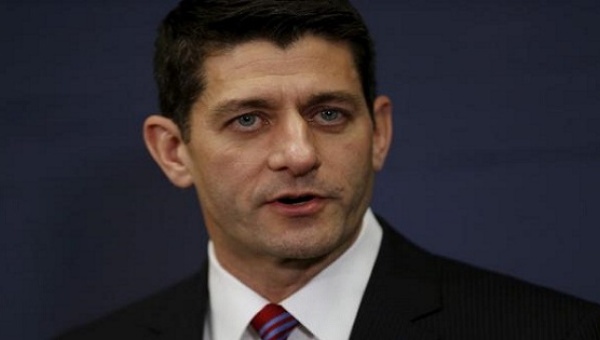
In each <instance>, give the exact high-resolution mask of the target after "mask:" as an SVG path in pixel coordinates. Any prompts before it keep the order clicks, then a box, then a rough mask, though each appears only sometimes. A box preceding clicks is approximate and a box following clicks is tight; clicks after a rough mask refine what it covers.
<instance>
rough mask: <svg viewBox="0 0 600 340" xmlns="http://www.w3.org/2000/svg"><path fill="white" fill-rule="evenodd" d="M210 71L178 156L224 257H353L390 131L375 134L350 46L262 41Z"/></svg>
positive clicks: (217, 57)
mask: <svg viewBox="0 0 600 340" xmlns="http://www.w3.org/2000/svg"><path fill="white" fill-rule="evenodd" d="M204 70H205V82H206V88H205V90H204V91H203V93H202V95H201V96H200V97H199V99H198V100H197V102H196V103H195V104H194V106H193V108H192V112H191V119H190V132H191V139H190V141H189V143H187V144H183V145H182V147H181V149H179V151H181V152H182V155H183V156H182V159H183V160H184V162H183V163H184V164H185V167H186V168H187V169H188V171H189V176H190V179H191V180H192V182H193V184H194V185H195V187H196V189H197V192H198V197H199V200H200V203H201V207H202V211H203V215H204V218H205V224H206V227H207V230H208V233H209V235H210V237H211V239H212V241H213V243H214V246H215V251H216V253H217V256H218V257H219V258H220V259H221V260H223V259H225V258H227V259H230V260H236V261H239V260H251V259H259V258H271V259H272V258H275V259H282V260H284V259H312V258H321V257H325V256H331V255H332V254H339V253H341V252H343V251H344V250H345V249H346V248H347V247H349V246H350V245H351V244H352V242H353V240H354V239H355V237H356V235H357V232H358V231H359V229H360V225H361V221H362V216H363V214H364V212H365V210H366V209H367V207H368V205H369V202H370V199H371V190H372V186H373V176H374V172H375V171H376V170H378V169H379V168H380V167H381V166H382V164H383V160H384V158H385V154H386V152H387V146H388V144H389V133H387V135H386V133H380V132H379V131H380V130H381V129H382V128H385V129H387V131H388V132H389V124H390V123H389V117H387V118H381V117H382V116H384V115H385V114H380V113H375V119H376V121H377V125H376V126H377V128H374V125H373V121H372V119H371V117H370V115H369V110H368V108H367V106H366V103H365V100H364V96H363V94H362V88H361V83H360V78H359V74H358V72H357V70H356V68H355V64H354V63H353V59H352V55H351V53H350V50H349V48H348V47H347V45H346V44H342V43H332V42H330V41H327V40H324V39H321V38H317V37H314V36H306V37H303V38H301V39H300V40H299V41H297V42H295V43H294V44H292V45H291V46H288V47H287V48H285V49H282V48H280V47H277V46H276V45H274V44H272V43H270V42H267V41H262V40H260V41H251V42H248V43H243V44H240V45H236V46H235V47H233V48H231V49H228V50H226V51H221V52H220V53H217V54H214V55H212V56H210V57H208V58H207V59H206V61H205V63H204ZM376 106H377V104H376ZM388 116H389V114H388ZM380 125H381V126H380Z"/></svg>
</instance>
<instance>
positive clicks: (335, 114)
mask: <svg viewBox="0 0 600 340" xmlns="http://www.w3.org/2000/svg"><path fill="white" fill-rule="evenodd" d="M319 116H321V118H322V119H323V120H324V121H327V122H331V121H334V120H336V119H338V118H339V116H340V112H339V111H337V110H324V111H321V112H320V113H319Z"/></svg>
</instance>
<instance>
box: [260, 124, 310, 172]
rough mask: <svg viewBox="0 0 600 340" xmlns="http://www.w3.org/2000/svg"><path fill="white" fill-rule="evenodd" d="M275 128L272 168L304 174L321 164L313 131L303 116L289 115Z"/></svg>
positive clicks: (270, 161)
mask: <svg viewBox="0 0 600 340" xmlns="http://www.w3.org/2000/svg"><path fill="white" fill-rule="evenodd" d="M275 130H276V131H275V138H274V140H273V141H272V143H273V144H272V152H271V154H270V155H269V159H268V166H269V168H270V169H271V170H273V171H288V172H290V173H291V174H292V175H293V176H303V175H306V174H308V173H310V172H311V171H313V170H315V169H317V168H318V167H319V166H320V164H321V162H320V160H319V157H318V154H317V150H316V147H315V140H314V135H313V131H311V127H310V126H309V124H308V122H307V121H306V120H305V119H304V118H303V117H301V116H300V115H298V114H295V115H289V116H288V117H287V118H285V119H282V120H281V121H280V122H279V124H278V126H277V127H276V129H275Z"/></svg>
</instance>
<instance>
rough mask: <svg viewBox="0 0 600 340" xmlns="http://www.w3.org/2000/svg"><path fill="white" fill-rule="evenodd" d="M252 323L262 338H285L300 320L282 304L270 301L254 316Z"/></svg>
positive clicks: (273, 339) (269, 339) (281, 339)
mask: <svg viewBox="0 0 600 340" xmlns="http://www.w3.org/2000/svg"><path fill="white" fill-rule="evenodd" d="M250 324H251V325H252V327H253V328H254V329H255V330H256V332H258V335H259V336H260V338H261V339H262V340H285V339H287V337H288V336H289V335H290V333H291V332H292V331H293V330H294V327H296V326H297V325H298V321H297V320H296V319H294V317H293V316H291V315H290V313H288V312H287V311H286V310H285V309H283V307H281V306H280V305H276V304H274V303H270V304H268V305H266V306H265V307H263V309H261V310H260V312H258V313H257V314H256V316H254V318H253V319H252V321H250Z"/></svg>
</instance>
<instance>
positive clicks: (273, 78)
mask: <svg viewBox="0 0 600 340" xmlns="http://www.w3.org/2000/svg"><path fill="white" fill-rule="evenodd" d="M204 82H205V90H204V93H203V95H201V99H203V100H211V99H214V100H217V99H219V98H220V97H230V96H234V97H239V96H250V95H252V96H261V95H262V94H264V95H267V94H268V95H274V94H276V93H279V94H280V95H281V94H286V95H289V94H290V92H293V93H294V94H295V95H298V96H300V95H302V94H306V95H310V94H312V93H314V92H320V91H346V92H353V93H354V92H356V94H359V93H360V94H361V95H362V93H361V84H360V77H359V74H358V71H357V69H356V65H355V63H354V59H353V57H352V53H351V49H350V47H349V45H348V44H346V43H344V42H335V41H330V40H326V39H324V38H320V37H316V36H311V35H308V36H304V37H302V38H300V39H299V40H297V41H296V42H294V43H292V44H290V45H289V46H285V47H280V46H278V45H275V44H274V43H272V42H270V41H266V40H253V41H250V42H245V43H241V44H238V45H235V46H233V47H231V48H228V49H223V50H219V51H218V52H217V53H214V54H211V55H210V56H208V57H207V58H206V60H205V62H204Z"/></svg>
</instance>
